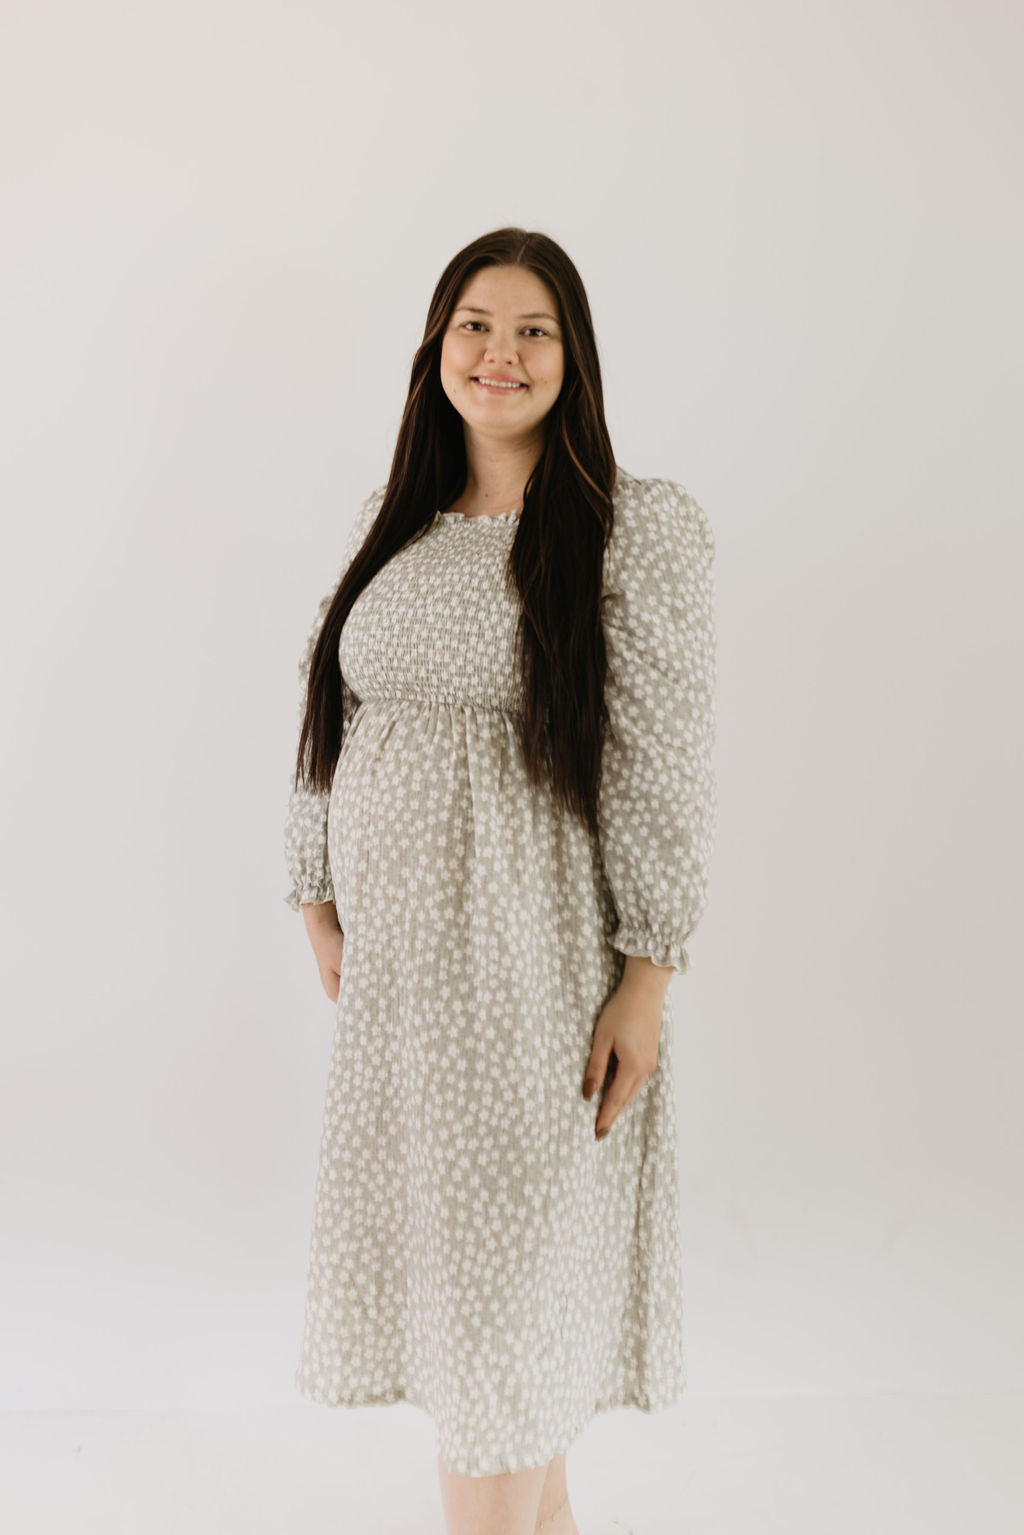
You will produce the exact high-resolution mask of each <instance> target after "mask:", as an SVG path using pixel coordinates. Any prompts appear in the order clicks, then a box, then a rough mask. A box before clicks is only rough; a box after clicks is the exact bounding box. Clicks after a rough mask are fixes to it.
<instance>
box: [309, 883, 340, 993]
mask: <svg viewBox="0 0 1024 1535" xmlns="http://www.w3.org/2000/svg"><path fill="white" fill-rule="evenodd" d="M302 916H303V920H304V922H305V924H306V932H307V933H308V935H309V941H310V943H311V944H312V945H313V953H314V954H315V956H316V963H317V969H318V970H319V971H320V980H321V982H322V984H323V988H324V991H325V992H326V993H327V995H328V996H329V997H330V999H331V1001H332V1002H337V1000H338V991H339V989H340V987H341V961H342V955H343V954H344V952H345V934H344V933H343V932H342V930H341V927H340V925H339V923H338V910H337V907H336V906H335V904H334V902H333V901H325V902H323V903H322V904H321V905H319V906H314V905H312V904H307V905H304V906H303V908H302Z"/></svg>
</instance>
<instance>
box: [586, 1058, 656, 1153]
mask: <svg viewBox="0 0 1024 1535" xmlns="http://www.w3.org/2000/svg"><path fill="white" fill-rule="evenodd" d="M646 1081H647V1078H646V1076H644V1075H643V1074H642V1073H641V1074H639V1075H638V1074H636V1073H633V1074H632V1075H631V1076H628V1077H627V1076H625V1074H624V1073H623V1071H622V1070H621V1068H620V1070H619V1072H618V1073H617V1075H616V1078H615V1085H614V1087H613V1088H611V1089H610V1090H609V1092H608V1093H607V1094H606V1096H605V1100H604V1102H603V1103H602V1104H601V1107H600V1109H599V1110H598V1114H597V1118H596V1120H595V1121H594V1135H595V1136H596V1137H597V1139H598V1140H601V1139H602V1138H603V1137H604V1136H606V1135H607V1134H608V1131H609V1130H610V1129H611V1127H612V1125H613V1124H614V1123H615V1121H616V1119H618V1117H619V1115H620V1114H621V1113H622V1110H623V1109H624V1108H625V1107H626V1105H627V1104H628V1103H632V1101H633V1099H634V1098H635V1097H636V1095H637V1093H638V1092H639V1091H640V1089H641V1088H642V1087H643V1085H644V1083H645V1082H646Z"/></svg>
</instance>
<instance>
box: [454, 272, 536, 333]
mask: <svg viewBox="0 0 1024 1535" xmlns="http://www.w3.org/2000/svg"><path fill="white" fill-rule="evenodd" d="M455 302H456V307H457V308H458V307H459V306H460V305H463V304H468V305H473V306H478V307H479V308H481V309H489V310H490V311H491V312H492V313H494V314H502V313H507V314H514V315H516V316H519V315H524V314H532V313H537V312H540V311H541V310H544V311H546V312H547V313H548V314H550V315H553V316H554V318H555V319H556V320H557V319H558V300H557V298H556V296H555V293H554V291H553V290H552V289H551V288H550V287H549V286H548V284H547V283H546V282H544V281H543V279H542V278H540V277H538V276H537V274H536V272H531V271H529V270H528V269H527V268H525V267H516V266H499V267H482V268H481V270H480V271H479V272H474V273H473V275H472V277H470V278H469V280H468V282H466V283H465V285H464V286H463V288H462V291H461V293H460V294H459V296H458V298H457V299H456V301H455Z"/></svg>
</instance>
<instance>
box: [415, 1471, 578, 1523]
mask: <svg viewBox="0 0 1024 1535" xmlns="http://www.w3.org/2000/svg"><path fill="white" fill-rule="evenodd" d="M549 1464H550V1462H549ZM437 1469H438V1475H439V1477H440V1480H441V1504H442V1506H443V1508H444V1517H445V1523H446V1525H447V1526H448V1535H533V1532H534V1530H535V1528H536V1525H537V1509H538V1507H539V1505H540V1496H541V1492H542V1491H543V1489H544V1479H545V1476H546V1474H547V1469H548V1468H547V1466H531V1467H530V1468H529V1470H527V1471H504V1472H501V1473H499V1474H498V1475H497V1476H458V1475H456V1473H455V1472H454V1471H449V1470H448V1467H447V1466H446V1465H445V1463H444V1461H443V1460H442V1459H441V1457H440V1455H439V1456H438V1457H437ZM543 1535H548V1531H547V1530H546V1529H545V1530H544V1532H543Z"/></svg>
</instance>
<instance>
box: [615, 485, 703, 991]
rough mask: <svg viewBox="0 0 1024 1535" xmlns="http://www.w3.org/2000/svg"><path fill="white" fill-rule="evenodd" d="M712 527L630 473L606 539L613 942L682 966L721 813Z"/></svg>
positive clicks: (680, 494)
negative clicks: (716, 750)
mask: <svg viewBox="0 0 1024 1535" xmlns="http://www.w3.org/2000/svg"><path fill="white" fill-rule="evenodd" d="M714 552H715V550H714V537H713V534H712V531H711V528H710V525H709V523H708V519H707V517H706V515H705V513H704V512H703V510H702V509H701V507H700V506H699V505H698V504H697V502H696V501H695V500H694V498H693V497H692V496H691V495H690V494H689V492H688V491H687V490H686V489H685V488H684V487H683V486H682V485H678V484H675V483H674V482H673V481H671V480H634V481H632V482H631V483H628V484H627V490H626V493H625V495H624V496H623V497H622V499H621V502H620V503H619V504H618V505H617V507H616V511H615V527H614V529H613V532H612V537H611V539H610V541H609V544H608V547H607V549H606V551H605V565H604V587H603V592H602V622H603V626H604V633H605V647H606V654H607V657H608V674H607V678H606V684H605V701H606V707H607V711H608V727H607V732H606V736H605V744H604V750H603V756H602V767H601V781H600V788H599V795H598V831H599V841H600V847H601V858H602V863H603V865H604V871H605V875H606V878H607V881H608V885H609V888H610V891H611V895H612V898H613V901H614V905H615V919H614V925H613V929H612V931H611V933H610V935H609V941H610V943H611V944H612V946H613V947H614V948H616V949H618V950H619V951H620V952H621V953H623V954H636V955H647V956H648V957H649V958H650V959H652V960H653V961H654V963H655V964H657V965H664V966H670V967H671V968H672V969H674V970H676V971H679V972H681V973H682V972H685V971H686V970H688V969H689V968H690V960H689V957H688V955H687V951H686V949H685V947H684V945H685V942H686V940H687V938H688V937H689V936H690V934H691V933H692V932H693V930H694V928H695V927H696V925H697V923H698V921H699V919H700V916H701V914H702V912H703V910H704V907H705V904H706V901H707V888H708V860H709V857H710V853H711V848H712V843H713V839H714V831H715V822H716V816H717V790H716V780H715V773H714V767H713V762H712V753H713V747H714V741H715V670H716V660H715V632H714V611H713V609H714V577H713V569H712V567H713V561H714Z"/></svg>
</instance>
